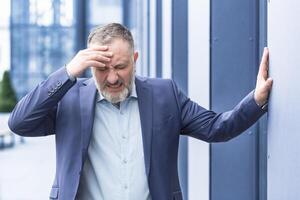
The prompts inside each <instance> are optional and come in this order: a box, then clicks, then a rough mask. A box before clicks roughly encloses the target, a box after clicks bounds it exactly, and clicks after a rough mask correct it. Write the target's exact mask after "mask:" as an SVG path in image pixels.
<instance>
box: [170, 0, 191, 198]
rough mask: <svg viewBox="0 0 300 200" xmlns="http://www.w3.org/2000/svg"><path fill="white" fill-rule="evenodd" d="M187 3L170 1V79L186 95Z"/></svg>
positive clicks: (182, 165)
mask: <svg viewBox="0 0 300 200" xmlns="http://www.w3.org/2000/svg"><path fill="white" fill-rule="evenodd" d="M187 9H188V8H187V1H186V0H173V1H172V78H173V79H174V80H175V81H176V83H177V84H178V87H179V88H180V89H181V90H182V91H183V92H184V93H187V67H188V35H187V34H188V32H187V28H188V27H187V24H188V21H187ZM187 164H188V163H187V138H186V137H185V136H182V137H180V141H179V159H178V170H179V179H180V184H181V188H182V192H183V196H184V199H187V187H188V185H187Z"/></svg>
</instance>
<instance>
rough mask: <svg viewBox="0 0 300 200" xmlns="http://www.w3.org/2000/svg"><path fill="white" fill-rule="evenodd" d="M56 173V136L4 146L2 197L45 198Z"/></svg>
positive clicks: (0, 178) (0, 170)
mask: <svg viewBox="0 0 300 200" xmlns="http://www.w3.org/2000/svg"><path fill="white" fill-rule="evenodd" d="M54 173H55V146H54V137H53V136H50V137H49V136H48V137H39V138H25V143H20V142H17V144H16V145H15V146H14V147H12V148H6V149H0V200H43V199H49V192H50V188H51V185H52V181H53V178H54Z"/></svg>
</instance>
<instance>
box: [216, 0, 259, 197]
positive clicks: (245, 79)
mask: <svg viewBox="0 0 300 200" xmlns="http://www.w3.org/2000/svg"><path fill="white" fill-rule="evenodd" d="M211 2H212V4H211V108H212V109H213V110H214V111H217V112H224V111H226V110H230V109H232V108H233V107H234V106H235V105H236V104H237V103H238V102H239V101H240V100H241V99H242V98H243V97H244V96H245V95H246V94H247V93H249V92H250V91H251V90H252V89H254V86H255V80H256V71H257V65H258V23H257V16H258V6H257V1H253V0H246V1H240V0H225V1H218V0H212V1H211ZM210 180H211V182H210V183H211V184H210V190H211V199H212V200H240V199H242V200H256V199H258V156H257V127H255V126H254V127H252V128H250V129H248V130H247V131H246V132H245V133H244V134H243V135H241V136H239V137H237V138H235V139H233V140H231V141H229V142H227V143H221V144H212V145H211V179H210Z"/></svg>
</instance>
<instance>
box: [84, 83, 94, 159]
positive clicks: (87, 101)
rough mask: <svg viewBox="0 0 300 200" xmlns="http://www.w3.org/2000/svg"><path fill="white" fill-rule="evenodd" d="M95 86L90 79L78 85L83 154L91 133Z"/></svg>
mask: <svg viewBox="0 0 300 200" xmlns="http://www.w3.org/2000/svg"><path fill="white" fill-rule="evenodd" d="M96 91H97V90H96V86H95V84H94V81H93V80H92V79H88V80H86V81H85V82H83V85H82V86H81V87H80V114H81V144H82V146H81V148H82V150H83V156H84V157H85V155H86V153H87V148H88V145H89V142H90V138H91V135H92V128H93V123H94V116H95V103H96Z"/></svg>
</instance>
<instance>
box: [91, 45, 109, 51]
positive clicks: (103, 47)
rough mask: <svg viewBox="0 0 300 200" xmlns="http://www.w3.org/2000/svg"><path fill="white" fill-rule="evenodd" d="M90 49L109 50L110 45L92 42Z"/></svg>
mask: <svg viewBox="0 0 300 200" xmlns="http://www.w3.org/2000/svg"><path fill="white" fill-rule="evenodd" d="M88 49H90V50H93V51H106V50H108V46H107V45H97V44H91V45H90V46H89V48H88Z"/></svg>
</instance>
